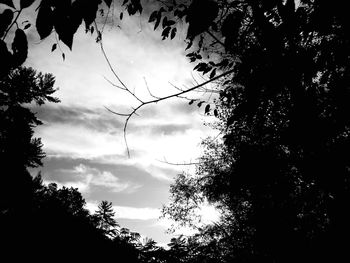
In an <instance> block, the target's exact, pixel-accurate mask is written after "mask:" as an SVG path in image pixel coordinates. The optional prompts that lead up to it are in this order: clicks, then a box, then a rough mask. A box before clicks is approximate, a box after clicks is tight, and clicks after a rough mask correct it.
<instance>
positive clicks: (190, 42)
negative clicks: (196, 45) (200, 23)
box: [185, 40, 193, 50]
mask: <svg viewBox="0 0 350 263" xmlns="http://www.w3.org/2000/svg"><path fill="white" fill-rule="evenodd" d="M192 44H193V41H192V40H190V41H188V44H187V47H186V49H185V50H187V49H189V48H190V47H192Z"/></svg>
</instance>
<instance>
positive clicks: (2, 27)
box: [0, 9, 13, 37]
mask: <svg viewBox="0 0 350 263" xmlns="http://www.w3.org/2000/svg"><path fill="white" fill-rule="evenodd" d="M12 19H13V11H12V10H10V9H5V10H4V12H3V13H2V14H0V37H2V36H3V34H4V33H5V32H6V30H7V28H8V27H9V25H10V24H11V22H12Z"/></svg>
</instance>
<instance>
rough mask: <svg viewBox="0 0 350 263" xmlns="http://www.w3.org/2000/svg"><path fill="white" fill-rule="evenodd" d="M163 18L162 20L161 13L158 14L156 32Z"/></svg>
mask: <svg viewBox="0 0 350 263" xmlns="http://www.w3.org/2000/svg"><path fill="white" fill-rule="evenodd" d="M161 18H162V17H161V13H157V21H156V24H155V25H154V30H156V29H157V27H158V26H159V24H160V20H161Z"/></svg>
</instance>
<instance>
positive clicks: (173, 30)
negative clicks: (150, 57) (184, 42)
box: [170, 27, 176, 39]
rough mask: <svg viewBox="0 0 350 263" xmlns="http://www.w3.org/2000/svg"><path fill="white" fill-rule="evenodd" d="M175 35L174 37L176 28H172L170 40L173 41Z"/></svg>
mask: <svg viewBox="0 0 350 263" xmlns="http://www.w3.org/2000/svg"><path fill="white" fill-rule="evenodd" d="M175 35H176V27H174V28H173V29H172V30H171V35H170V38H171V39H174V37H175Z"/></svg>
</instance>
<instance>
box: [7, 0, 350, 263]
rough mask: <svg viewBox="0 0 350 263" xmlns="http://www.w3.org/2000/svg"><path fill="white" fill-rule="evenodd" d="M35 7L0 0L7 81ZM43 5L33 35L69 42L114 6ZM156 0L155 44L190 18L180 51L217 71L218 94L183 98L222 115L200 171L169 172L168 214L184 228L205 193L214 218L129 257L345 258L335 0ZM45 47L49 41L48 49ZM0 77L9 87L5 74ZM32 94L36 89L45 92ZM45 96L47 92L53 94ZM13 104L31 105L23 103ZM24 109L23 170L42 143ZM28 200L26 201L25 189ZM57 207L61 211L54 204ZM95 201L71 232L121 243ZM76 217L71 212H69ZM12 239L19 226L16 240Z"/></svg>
mask: <svg viewBox="0 0 350 263" xmlns="http://www.w3.org/2000/svg"><path fill="white" fill-rule="evenodd" d="M33 2H34V1H30V0H29V1H24V0H23V1H22V0H21V1H20V5H19V7H15V6H13V3H12V1H10V0H6V1H5V0H2V1H0V3H2V4H6V5H7V6H8V8H7V9H5V10H4V11H3V13H2V14H1V15H0V21H1V23H0V37H1V40H0V56H1V58H4V59H3V60H2V62H1V64H0V66H1V67H0V72H1V75H0V76H1V78H3V79H6V78H8V76H11V74H12V73H11V72H13V71H14V70H17V68H18V66H19V65H21V64H22V63H23V62H24V61H25V59H26V57H27V49H28V43H27V38H26V34H25V31H24V30H25V28H26V27H28V25H25V24H24V25H23V28H20V25H18V24H16V23H15V22H16V19H17V17H18V16H17V15H19V14H20V13H21V10H22V9H25V8H27V7H29V6H30V5H31V4H32V3H33ZM39 2H40V4H39V8H38V10H37V17H36V29H37V32H38V34H39V36H40V38H41V39H44V38H45V37H47V36H49V35H50V34H52V33H53V32H54V33H55V34H57V36H58V39H59V40H60V41H62V42H63V43H64V44H66V45H67V46H68V47H70V48H72V45H73V37H74V34H75V32H76V30H77V29H78V27H79V25H80V24H82V23H83V22H84V23H85V28H86V30H87V31H88V32H91V31H92V30H93V29H92V28H93V27H92V25H93V23H94V20H95V18H96V13H97V11H98V10H99V8H100V7H101V5H102V6H105V7H107V8H108V7H110V6H111V4H112V1H104V2H102V1H99V0H96V1H83V0H76V1H69V0H67V1H58V0H51V1H48V0H42V1H39ZM155 2H157V3H158V4H159V5H158V7H159V8H158V9H157V10H155V11H153V12H151V13H150V17H149V22H151V23H154V29H155V30H156V29H160V30H161V37H162V38H163V40H165V39H167V38H170V39H173V38H174V37H175V35H176V34H177V32H178V30H177V28H178V26H180V25H181V22H185V23H187V24H188V29H187V36H186V41H187V43H188V45H187V48H186V50H187V57H188V59H189V60H190V62H192V63H196V64H195V65H194V70H196V71H197V72H199V73H202V74H203V75H204V76H205V77H207V78H208V79H209V80H210V79H212V80H215V84H217V90H216V91H219V97H218V98H217V100H215V101H211V102H210V101H208V102H203V101H201V100H198V101H196V100H192V101H191V102H190V104H193V103H194V102H196V104H197V105H198V106H199V107H200V106H201V105H205V113H206V114H212V115H214V116H216V117H217V118H218V121H217V123H216V125H215V128H217V129H218V131H220V134H221V135H222V136H221V137H220V138H218V139H216V140H210V139H209V140H206V141H204V142H203V145H204V148H205V152H204V154H203V156H202V157H201V159H200V164H199V165H198V167H197V173H196V174H195V175H188V174H181V175H179V176H178V178H177V180H176V181H175V183H174V184H173V186H172V187H171V194H172V198H173V200H174V202H173V203H172V204H170V205H169V206H167V207H165V208H164V212H165V213H166V214H167V215H169V216H170V217H172V218H174V219H175V220H177V221H179V222H183V223H186V222H187V223H191V220H192V219H191V217H189V215H191V211H193V209H196V208H197V207H198V206H199V205H200V204H201V203H203V202H207V201H209V202H210V203H212V204H214V205H215V206H216V207H217V208H218V209H219V210H220V211H221V212H222V217H221V220H220V221H219V222H217V223H216V224H215V225H208V226H206V227H204V228H202V229H200V232H199V233H198V234H197V235H195V236H192V237H189V238H184V237H179V238H175V239H173V240H172V243H171V246H170V247H171V248H170V250H169V251H167V252H165V251H164V250H162V249H159V248H156V247H155V246H154V243H152V242H149V243H148V244H147V245H146V246H144V247H142V248H141V250H140V249H139V250H137V251H142V253H141V254H138V256H137V258H138V260H144V262H295V261H302V262H305V261H312V262H314V261H336V258H342V257H343V258H348V254H347V251H346V249H347V242H346V241H344V240H346V238H347V237H348V236H349V234H350V228H349V223H348V222H349V220H350V213H349V212H348V209H349V205H350V204H349V202H350V190H349V189H350V187H349V167H350V160H349V156H350V153H349V149H350V148H349V142H350V141H349V130H350V129H349V128H350V127H349V121H350V118H349V112H350V111H349V110H350V108H349V107H350V106H349V105H350V104H349V97H350V93H349V76H350V72H349V68H348V65H349V62H350V61H349V58H350V54H349V52H350V49H349V40H350V35H349V32H350V31H349V28H348V27H349V24H350V23H348V16H347V8H346V5H345V1H342V2H341V1H337V2H335V3H329V1H325V0H313V1H311V0H300V1H295V0H284V1H282V0H270V1H266V0H215V1H214V0H183V1H155ZM143 4H147V3H146V2H142V1H140V0H125V1H124V2H123V6H124V7H125V9H126V11H127V12H128V13H129V14H130V15H134V14H136V13H137V12H138V13H141V12H142V11H143V8H142V5H143ZM16 8H17V9H16ZM120 19H122V15H121V16H120ZM14 25H15V26H17V28H16V30H14V29H13V27H14ZM94 25H95V26H96V24H94ZM10 29H11V30H12V31H11V30H10ZM95 30H97V28H96V29H95ZM9 32H13V33H14V39H13V41H12V43H11V50H10V49H9V48H8V46H7V45H6V43H7V42H6V38H7V37H8V35H9ZM100 34H101V32H100V31H98V30H97V41H100V40H101V35H100ZM55 48H56V46H55V44H54V45H53V47H52V49H53V50H54V49H55ZM3 61H9V63H3ZM220 77H221V78H220ZM41 78H43V77H41ZM44 79H45V78H43V81H44ZM47 81H49V79H47ZM1 83H2V87H5V86H4V84H3V83H5V82H1ZM29 86H30V85H29ZM2 89H3V88H2ZM5 90H6V89H5ZM191 90H193V89H191ZM1 91H2V90H1ZM42 91H43V92H44V94H45V89H43V90H42ZM47 91H48V93H46V94H47V95H48V96H49V95H51V93H52V91H53V90H52V89H51V90H47ZM50 92H51V93H50ZM3 94H5V92H4V91H2V93H1V94H0V95H1V97H0V98H1V102H3V101H11V100H10V99H8V98H10V97H8V98H7V97H4V95H3ZM16 96H17V95H16ZM30 96H33V95H30ZM39 96H40V94H39ZM17 98H21V97H20V96H19V97H17ZM30 98H31V99H30V101H31V100H33V99H34V97H30ZM34 100H35V99H34ZM22 102H28V101H27V100H26V101H20V102H19V103H22ZM6 103H8V102H6ZM15 106H16V105H14V107H15ZM11 107H12V106H11ZM17 108H18V107H17ZM17 108H16V107H15V109H17ZM8 109H10V106H9V104H2V105H1V110H2V113H1V114H2V115H1V116H5V117H4V118H8V117H6V114H7V113H6V111H8ZM8 113H9V112H8ZM24 113H25V112H24ZM26 114H27V115H28V112H27V113H26ZM11 116H14V115H11ZM27 117H28V119H27V121H26V122H25V126H26V127H27V128H26V129H24V130H22V131H26V135H23V136H24V137H23V136H22V135H19V136H21V137H18V138H22V137H23V138H25V141H26V142H25V144H26V145H27V146H26V147H27V148H25V149H28V151H31V153H32V155H30V156H31V157H30V158H28V159H25V158H24V159H23V160H25V161H26V162H24V163H23V160H22V161H21V162H22V163H21V165H20V166H18V167H24V168H23V169H24V170H25V168H26V167H29V166H30V165H37V164H39V163H40V162H39V161H40V158H41V157H40V156H41V155H40V154H42V153H41V152H40V147H39V145H40V142H39V141H31V136H32V133H30V132H31V129H30V128H28V127H30V125H31V123H32V124H34V125H36V124H38V123H36V120H35V119H33V117H32V116H30V114H29V115H28V116H27ZM2 118H3V117H2ZM11 118H12V117H11ZM6 127H10V126H8V125H6ZM1 129H2V133H1V140H2V141H1V143H2V144H4V145H5V144H6V143H7V139H6V138H7V137H6V136H9V135H6V134H9V133H7V130H6V129H7V128H5V127H1ZM3 141H4V143H3ZM5 141H6V143H5ZM14 143H18V142H14ZM21 147H22V146H21ZM4 149H6V148H4ZM7 149H11V148H7ZM1 150H2V149H1ZM2 151H3V150H2ZM24 152H25V151H24ZM2 153H3V152H2ZM4 156H5V155H4ZM6 156H7V155H6ZM21 169H22V168H21ZM23 169H22V170H23ZM10 171H11V170H10ZM14 177H15V176H14ZM11 180H12V179H11ZM28 182H29V183H26V184H24V185H30V184H32V185H33V181H31V180H29V181H28ZM30 182H31V183H30ZM34 185H35V184H34ZM39 185H40V184H39ZM12 186H13V187H15V186H16V184H14V185H12ZM31 187H32V188H28V187H25V189H27V190H28V189H32V190H30V191H29V190H28V191H27V192H28V195H29V194H33V193H36V190H35V191H34V190H33V189H44V190H43V191H44V192H50V191H51V192H52V193H54V194H53V195H54V196H55V197H52V195H50V194H48V195H44V197H43V198H44V199H45V200H46V199H47V200H60V199H57V198H59V197H56V196H59V195H60V194H63V193H64V194H68V193H70V194H73V193H74V190H69V189H62V190H58V189H57V188H55V187H54V186H51V188H50V187H44V186H40V187H41V188H40V187H39V188H38V187H37V188H33V187H34V186H31ZM23 189H24V188H23ZM23 189H22V190H23ZM50 189H51V190H50ZM22 190H21V193H22ZM39 192H40V191H39ZM34 196H35V195H34ZM52 198H53V199H52ZM78 199H79V198H78ZM28 200H29V199H28ZM31 200H33V202H34V204H35V202H36V201H35V198H34V197H32V199H31ZM50 202H51V201H50ZM55 202H56V201H55ZM60 202H61V201H59V202H58V203H60ZM5 205H8V204H5ZM2 206H4V204H3V203H2ZM36 206H37V205H34V206H33V207H36ZM50 206H51V205H50ZM59 206H63V207H64V209H63V210H64V211H71V210H69V209H68V208H67V207H65V205H64V202H62V203H60V204H59ZM78 207H80V208H81V207H82V206H81V205H80V206H78ZM67 209H68V210H67ZM101 209H102V210H105V212H102V210H101ZM34 210H35V209H34ZM78 210H79V209H78ZM100 210H101V211H100V212H99V213H97V214H96V215H95V216H93V219H89V218H90V217H91V216H89V215H88V214H86V212H84V211H83V210H81V209H80V210H79V211H81V213H83V214H84V213H85V216H83V217H84V218H85V219H84V220H85V221H86V224H85V223H84V224H82V225H81V227H82V226H83V225H85V226H86V227H87V228H89V229H90V227H91V226H93V227H92V228H91V229H93V230H91V231H92V232H93V233H95V232H94V231H96V229H99V231H100V232H98V233H102V237H101V236H99V235H100V234H96V235H97V236H98V238H102V239H103V240H105V241H103V242H107V243H108V244H111V243H110V242H111V240H114V241H113V242H114V243H113V244H118V246H119V245H120V244H121V243H120V242H122V241H121V240H125V239H122V238H121V237H122V236H123V235H124V234H121V233H119V234H118V233H117V232H115V231H114V227H116V225H115V224H114V223H115V222H114V223H113V221H111V222H110V221H109V220H108V219H107V220H105V219H106V218H108V215H112V211H110V207H109V204H108V203H102V204H101V206H100ZM4 211H5V210H2V215H5V214H6V213H5V212H4ZM6 211H7V210H6ZM69 213H71V212H69ZM34 214H35V213H34ZM49 214H50V213H49ZM73 214H74V213H73ZM78 214H79V215H81V214H80V212H79V213H78ZM78 214H77V215H72V214H69V217H71V218H75V216H78V217H79V215H78ZM105 216H107V217H105ZM17 218H20V217H17ZM84 220H83V221H84ZM94 220H95V221H94ZM96 220H97V221H98V220H105V221H98V223H96ZM34 221H35V220H34ZM34 221H33V222H34ZM85 221H84V222H85ZM18 225H20V223H19V224H18ZM2 226H4V224H2ZM48 227H49V226H48ZM26 229H29V228H26ZM78 229H79V228H78ZM28 231H29V230H28ZM77 231H78V230H77ZM92 232H91V233H92ZM122 232H123V231H122ZM58 233H61V232H58ZM62 233H65V232H62ZM72 233H74V231H73V232H72ZM123 233H124V232H123ZM93 235H94V234H93ZM93 235H91V236H93ZM20 236H21V235H20V234H19V232H17V234H16V235H12V238H13V237H20ZM77 236H80V235H79V234H78V235H77ZM59 238H63V237H62V236H60V237H59ZM59 238H58V239H57V240H59ZM77 238H78V237H77ZM102 239H101V240H102ZM126 239H127V240H129V239H128V238H126ZM64 240H66V239H64ZM116 240H117V241H116ZM98 242H100V241H98ZM101 242H102V241H101ZM107 243H106V244H107ZM131 243H132V242H131ZM127 244H130V242H128V243H127ZM108 246H109V245H106V247H108ZM132 247H133V248H135V246H132ZM46 248H47V247H46ZM47 249H48V248H47ZM130 251H134V250H132V249H131V250H130ZM130 253H131V252H130ZM137 253H139V252H137ZM131 254H132V253H131ZM140 255H141V256H140Z"/></svg>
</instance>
